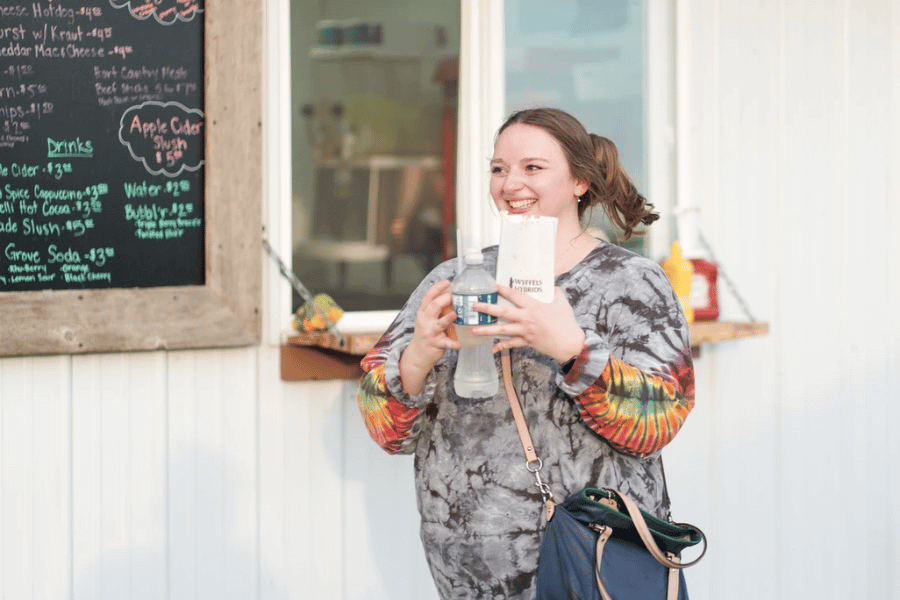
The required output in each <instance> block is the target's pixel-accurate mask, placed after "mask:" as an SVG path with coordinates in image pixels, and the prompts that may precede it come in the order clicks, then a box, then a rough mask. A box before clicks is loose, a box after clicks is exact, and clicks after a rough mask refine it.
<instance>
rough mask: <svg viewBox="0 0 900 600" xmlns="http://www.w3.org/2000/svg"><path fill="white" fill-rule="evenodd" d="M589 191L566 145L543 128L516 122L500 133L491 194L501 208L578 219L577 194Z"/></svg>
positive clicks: (524, 213)
mask: <svg viewBox="0 0 900 600" xmlns="http://www.w3.org/2000/svg"><path fill="white" fill-rule="evenodd" d="M585 191H587V187H586V186H585V185H584V184H582V183H581V182H579V181H577V180H576V179H575V178H574V177H573V176H572V173H571V171H570V170H569V163H568V161H567V160H566V157H565V154H564V153H563V149H562V146H560V145H559V142H557V141H556V139H555V138H554V137H553V136H552V135H550V134H549V133H547V132H546V131H544V130H543V129H542V128H541V127H537V126H535V125H523V124H521V123H516V124H515V125H510V126H509V127H507V128H506V129H505V130H503V133H501V134H500V137H499V138H498V139H497V144H496V146H495V147H494V157H493V158H492V159H491V197H492V198H493V199H494V203H495V204H496V205H497V208H498V209H499V210H501V211H507V212H509V214H512V215H532V216H544V217H556V218H564V219H571V218H573V217H574V219H575V220H576V222H577V220H578V204H577V198H576V196H580V195H581V194H583V193H584V192H585Z"/></svg>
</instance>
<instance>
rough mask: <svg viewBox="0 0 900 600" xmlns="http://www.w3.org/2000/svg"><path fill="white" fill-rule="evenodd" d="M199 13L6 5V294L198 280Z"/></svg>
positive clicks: (108, 5) (112, 5) (165, 3)
mask: <svg viewBox="0 0 900 600" xmlns="http://www.w3.org/2000/svg"><path fill="white" fill-rule="evenodd" d="M202 10H203V2H202V0H78V1H74V0H65V1H63V0H27V1H25V0H6V1H4V2H2V6H0V57H2V59H0V296H2V293H3V292H7V291H30V290H43V289H73V288H108V287H147V286H168V285H176V286H177V285H198V284H201V285H202V283H203V280H204V277H205V264H204V262H205V240H204V212H205V206H204V201H203V190H204V181H203V179H204V172H203V164H204V160H203V158H204V140H205V129H206V123H205V119H204V112H203V92H204V90H203V85H202V82H203V62H202V56H203V52H202V50H203V48H202V39H203V36H202V27H203V23H202V21H203V19H202V18H197V17H198V15H199V14H200V13H201V12H202ZM151 17H153V18H151ZM0 301H2V300H0Z"/></svg>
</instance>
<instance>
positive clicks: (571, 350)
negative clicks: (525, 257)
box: [472, 284, 584, 363]
mask: <svg viewBox="0 0 900 600" xmlns="http://www.w3.org/2000/svg"><path fill="white" fill-rule="evenodd" d="M497 291H498V292H499V294H500V296H502V297H503V298H506V299H507V300H509V301H510V302H511V303H512V304H513V306H507V305H500V304H485V303H482V302H478V303H476V304H475V305H474V306H473V307H472V308H473V309H475V310H476V311H478V312H483V313H485V314H489V315H493V316H495V317H498V318H500V319H505V320H506V321H508V322H506V323H497V324H496V325H481V326H479V327H475V328H473V329H472V333H473V334H475V335H483V336H505V337H506V336H508V337H507V339H502V340H500V341H499V342H498V343H497V344H495V345H494V352H499V351H500V350H505V349H507V348H521V347H522V346H531V347H532V348H534V349H535V350H537V351H538V352H540V353H542V354H546V355H547V356H550V357H552V358H554V359H556V360H557V361H559V362H560V363H565V362H567V361H569V360H570V359H572V358H573V357H575V356H577V355H578V354H579V353H580V352H581V349H582V347H583V346H584V331H583V330H582V329H581V327H580V326H579V325H578V321H576V320H575V312H574V311H573V310H572V307H571V306H570V305H569V301H568V300H566V295H565V294H564V293H563V291H562V289H560V288H558V287H557V288H555V289H554V292H553V301H552V302H550V303H549V304H548V303H545V302H541V301H540V300H535V299H534V298H532V297H531V296H529V295H528V294H526V293H524V292H520V291H518V290H514V289H512V288H511V287H509V286H506V285H503V284H497Z"/></svg>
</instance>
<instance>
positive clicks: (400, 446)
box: [357, 330, 422, 454]
mask: <svg viewBox="0 0 900 600" xmlns="http://www.w3.org/2000/svg"><path fill="white" fill-rule="evenodd" d="M390 348H391V332H390V330H388V332H387V333H385V334H384V336H382V338H381V340H379V342H378V343H377V344H375V346H374V347H373V348H372V349H371V350H370V351H369V353H368V354H367V355H366V356H365V358H363V360H362V363H361V365H362V368H363V372H364V373H365V374H364V375H363V377H362V379H360V382H359V391H358V393H357V404H358V406H359V412H360V414H361V415H362V418H363V422H364V423H365V425H366V429H368V430H369V435H371V436H372V439H373V440H375V442H376V443H377V444H378V445H379V446H381V447H382V448H383V449H384V450H385V451H386V452H388V453H390V454H407V453H411V452H413V451H414V448H413V441H414V440H413V439H411V438H410V433H411V431H412V429H413V425H414V424H415V423H416V419H417V418H418V416H419V413H420V412H421V410H422V409H421V408H415V407H410V406H407V405H405V404H403V403H402V402H400V401H399V400H398V399H397V398H395V397H394V396H393V395H392V394H391V393H390V391H388V385H387V380H386V378H385V366H386V362H387V359H388V355H389V352H390Z"/></svg>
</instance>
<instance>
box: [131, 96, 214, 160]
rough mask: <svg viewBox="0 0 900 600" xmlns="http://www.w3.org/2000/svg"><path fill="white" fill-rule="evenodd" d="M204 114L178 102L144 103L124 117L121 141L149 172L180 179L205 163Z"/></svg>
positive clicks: (134, 107) (132, 108)
mask: <svg viewBox="0 0 900 600" xmlns="http://www.w3.org/2000/svg"><path fill="white" fill-rule="evenodd" d="M202 133H203V112H202V111H199V110H191V109H188V108H187V107H185V106H184V105H183V104H180V103H178V102H167V103H165V104H163V103H161V102H152V101H151V102H145V103H143V104H141V105H139V106H133V107H131V108H129V109H128V110H126V111H125V112H124V113H123V115H122V121H121V124H120V127H119V141H121V142H122V144H123V145H125V146H126V147H127V148H128V150H129V152H131V156H132V158H134V160H136V161H140V162H142V163H143V164H144V168H145V169H147V172H148V173H151V174H153V175H161V174H164V175H166V176H168V177H177V176H178V175H179V174H180V173H181V172H182V170H185V169H186V170H188V171H196V170H197V169H199V168H200V166H201V165H202V164H203V159H202V156H203V136H202Z"/></svg>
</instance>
